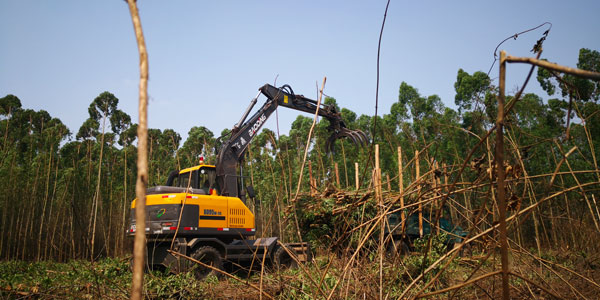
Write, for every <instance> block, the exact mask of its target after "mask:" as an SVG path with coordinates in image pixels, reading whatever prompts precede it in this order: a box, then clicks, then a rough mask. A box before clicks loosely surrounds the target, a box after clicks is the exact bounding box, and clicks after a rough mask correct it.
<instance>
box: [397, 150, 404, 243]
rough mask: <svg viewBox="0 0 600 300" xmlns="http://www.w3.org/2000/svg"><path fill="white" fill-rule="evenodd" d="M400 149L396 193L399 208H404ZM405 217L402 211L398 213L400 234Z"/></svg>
mask: <svg viewBox="0 0 600 300" xmlns="http://www.w3.org/2000/svg"><path fill="white" fill-rule="evenodd" d="M402 169H403V165H402V147H398V191H399V192H400V207H401V208H404V181H403V176H402ZM405 220H406V216H405V215H404V209H402V210H401V211H400V224H401V225H400V226H401V229H402V234H404V225H405Z"/></svg>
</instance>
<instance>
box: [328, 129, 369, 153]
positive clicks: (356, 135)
mask: <svg viewBox="0 0 600 300" xmlns="http://www.w3.org/2000/svg"><path fill="white" fill-rule="evenodd" d="M342 138H349V139H350V140H352V142H354V144H356V145H357V146H362V147H364V146H366V145H368V144H369V139H368V138H367V135H366V134H365V133H364V132H362V131H361V130H352V129H348V128H345V127H341V128H338V129H337V130H334V132H333V134H331V136H330V137H329V139H327V143H326V145H325V147H326V149H327V150H328V151H329V152H332V153H333V152H334V143H335V141H336V140H339V139H342Z"/></svg>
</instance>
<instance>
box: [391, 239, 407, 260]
mask: <svg viewBox="0 0 600 300" xmlns="http://www.w3.org/2000/svg"><path fill="white" fill-rule="evenodd" d="M408 254H410V247H409V246H408V244H407V242H406V241H404V240H402V239H398V240H392V241H391V242H390V243H389V244H388V247H387V255H388V257H389V258H391V259H396V258H399V257H403V256H405V255H408Z"/></svg>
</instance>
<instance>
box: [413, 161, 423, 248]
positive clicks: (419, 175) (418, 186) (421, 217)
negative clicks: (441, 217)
mask: <svg viewBox="0 0 600 300" xmlns="http://www.w3.org/2000/svg"><path fill="white" fill-rule="evenodd" d="M415 171H416V175H415V177H416V183H417V191H418V192H417V195H419V197H420V196H421V183H420V182H419V181H420V179H421V174H420V172H421V170H420V168H419V150H415ZM419 200H420V199H419ZM419 237H423V204H421V202H420V201H419Z"/></svg>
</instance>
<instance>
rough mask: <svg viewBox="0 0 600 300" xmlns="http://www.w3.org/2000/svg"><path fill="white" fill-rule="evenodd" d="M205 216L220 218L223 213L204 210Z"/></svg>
mask: <svg viewBox="0 0 600 300" xmlns="http://www.w3.org/2000/svg"><path fill="white" fill-rule="evenodd" d="M204 214H205V215H212V216H220V215H221V212H220V211H217V210H214V209H205V210H204Z"/></svg>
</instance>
